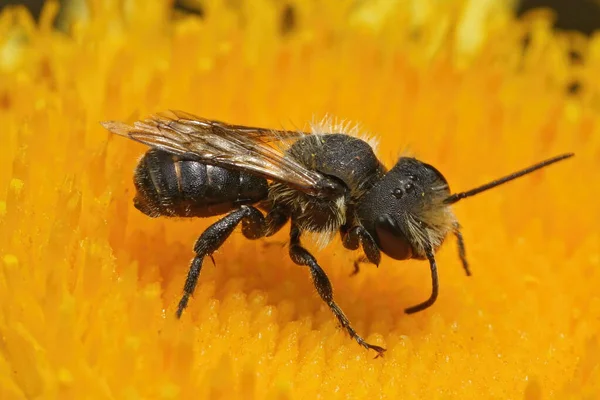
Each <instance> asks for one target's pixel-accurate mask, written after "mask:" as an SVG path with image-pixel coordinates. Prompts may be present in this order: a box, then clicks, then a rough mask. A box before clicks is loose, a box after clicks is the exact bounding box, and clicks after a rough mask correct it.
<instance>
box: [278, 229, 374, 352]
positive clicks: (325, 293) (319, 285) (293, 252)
mask: <svg viewBox="0 0 600 400" xmlns="http://www.w3.org/2000/svg"><path fill="white" fill-rule="evenodd" d="M300 234H301V232H300V229H299V228H298V226H297V225H295V224H294V223H292V229H291V231H290V257H291V259H292V261H294V262H295V263H296V264H298V265H302V266H307V267H308V268H310V274H311V275H312V279H313V283H314V285H315V288H316V289H317V292H318V293H319V296H321V299H323V301H324V302H325V303H327V305H328V306H329V308H330V309H331V311H332V312H333V314H334V315H335V316H336V317H337V319H338V321H339V322H340V324H341V325H342V327H343V328H345V329H346V330H347V331H348V333H349V334H350V336H351V337H352V338H353V339H354V340H356V341H357V342H358V344H360V345H361V346H363V347H365V348H366V349H373V350H375V351H376V352H377V356H378V357H379V356H381V355H383V353H384V352H385V349H384V348H383V347H379V346H375V345H372V344H369V343H367V342H366V341H365V340H364V339H363V338H362V337H360V336H359V335H358V334H357V333H356V331H355V330H354V328H352V326H351V325H350V321H349V320H348V318H347V317H346V315H344V312H343V311H342V309H341V308H340V307H339V306H338V305H337V304H336V303H335V301H334V300H333V288H332V287H331V282H329V278H328V277H327V274H325V271H323V269H322V268H321V267H320V266H319V264H317V260H316V259H315V258H314V257H313V255H312V254H310V253H309V252H308V250H306V249H305V248H304V247H302V245H301V243H300Z"/></svg>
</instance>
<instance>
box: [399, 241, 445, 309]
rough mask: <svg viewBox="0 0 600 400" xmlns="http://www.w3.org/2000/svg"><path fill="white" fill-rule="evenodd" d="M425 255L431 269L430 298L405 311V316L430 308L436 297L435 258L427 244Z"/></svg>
mask: <svg viewBox="0 0 600 400" xmlns="http://www.w3.org/2000/svg"><path fill="white" fill-rule="evenodd" d="M425 254H426V255H427V259H428V260H429V268H430V269H431V286H432V289H431V296H429V299H427V300H425V301H424V302H422V303H421V304H417V305H416V306H413V307H409V308H407V309H405V310H404V312H405V313H407V314H413V313H416V312H418V311H423V310H425V309H426V308H429V307H431V306H432V305H433V303H435V300H436V299H437V297H438V288H439V281H438V273H437V264H436V262H435V256H434V255H433V249H432V248H431V245H430V244H429V243H427V244H426V246H425Z"/></svg>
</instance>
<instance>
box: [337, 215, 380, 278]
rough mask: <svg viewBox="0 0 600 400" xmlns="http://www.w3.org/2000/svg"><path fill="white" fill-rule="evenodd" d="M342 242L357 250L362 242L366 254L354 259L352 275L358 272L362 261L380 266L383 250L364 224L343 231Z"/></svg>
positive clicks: (345, 245) (347, 246)
mask: <svg viewBox="0 0 600 400" xmlns="http://www.w3.org/2000/svg"><path fill="white" fill-rule="evenodd" d="M342 243H343V244H344V247H345V248H347V249H349V250H357V249H358V248H359V246H360V245H361V244H362V248H363V252H364V253H365V255H364V256H363V257H360V258H359V259H357V260H356V261H354V271H353V272H352V274H350V276H353V275H356V274H358V272H359V270H360V264H361V263H367V262H369V263H371V264H375V266H379V262H380V261H381V251H380V250H379V246H377V243H375V239H373V237H372V236H371V235H370V234H369V232H367V230H366V229H365V228H363V227H362V226H354V227H352V228H350V229H349V230H347V231H345V232H342Z"/></svg>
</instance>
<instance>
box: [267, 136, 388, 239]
mask: <svg viewBox="0 0 600 400" xmlns="http://www.w3.org/2000/svg"><path fill="white" fill-rule="evenodd" d="M287 153H288V156H290V157H293V158H294V159H296V160H297V161H299V162H300V163H302V164H303V165H305V166H306V167H307V168H310V169H312V170H315V171H318V172H320V173H322V174H323V175H326V176H327V177H328V178H330V179H332V180H335V181H336V182H338V183H340V184H341V186H342V187H343V188H344V191H343V193H340V194H339V195H336V196H333V197H331V198H320V197H315V196H311V195H309V194H306V193H303V192H301V191H298V190H295V189H292V188H290V187H289V186H285V185H282V184H278V183H274V184H272V185H271V186H270V189H269V198H270V200H271V201H272V202H274V203H278V204H285V206H286V207H287V208H288V209H289V210H290V214H291V217H292V219H293V220H294V221H295V223H297V224H298V225H299V226H300V228H301V229H302V230H305V231H308V232H314V233H319V234H323V235H322V236H321V237H319V238H318V241H319V242H321V244H326V242H327V241H328V240H329V239H330V238H331V237H332V236H333V235H334V234H335V233H336V232H337V231H338V230H339V228H340V227H341V226H342V225H343V224H345V223H346V222H347V221H350V222H352V220H353V219H354V216H353V215H352V212H353V211H352V210H353V208H354V205H355V204H356V202H357V201H359V199H360V197H361V195H362V194H363V193H365V192H366V191H367V190H369V189H370V188H371V187H372V186H373V184H374V183H375V182H376V181H377V180H379V179H380V178H381V177H382V176H383V174H385V168H384V167H383V165H382V164H381V163H380V162H379V160H378V159H377V157H376V156H375V153H374V152H373V149H372V148H371V146H370V145H369V144H368V143H367V142H365V141H363V140H361V139H359V138H356V137H352V136H348V135H343V134H325V135H309V136H306V137H305V138H302V139H300V140H298V141H297V142H296V143H294V144H293V145H292V146H291V147H290V148H289V149H288V151H287Z"/></svg>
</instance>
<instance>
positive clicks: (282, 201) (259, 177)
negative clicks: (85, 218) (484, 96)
mask: <svg viewBox="0 0 600 400" xmlns="http://www.w3.org/2000/svg"><path fill="white" fill-rule="evenodd" d="M103 126H104V127H105V128H106V129H108V130H109V131H111V132H113V133H116V134H118V135H122V136H126V137H129V138H131V139H133V140H135V141H138V142H141V143H144V144H146V145H148V146H150V147H151V149H150V150H149V151H148V152H147V153H146V154H145V155H144V156H143V157H142V159H141V160H140V162H139V164H138V166H137V168H136V171H135V187H136V189H137V194H136V196H135V199H134V204H135V207H136V208H137V209H138V210H140V211H141V212H143V213H144V214H146V215H148V216H150V217H159V216H167V217H210V216H216V215H221V214H227V215H226V216H225V217H223V218H221V219H220V220H219V221H217V222H215V223H214V224H212V225H211V226H210V227H209V228H208V229H206V230H205V231H204V233H202V235H200V238H199V239H198V241H197V242H196V245H195V247H194V251H195V253H196V256H195V257H194V259H193V261H192V263H191V267H190V270H189V272H188V276H187V279H186V282H185V286H184V290H183V296H182V298H181V301H180V302H179V306H178V308H177V317H180V316H181V313H182V312H183V310H184V309H185V307H186V306H187V304H188V300H189V297H190V296H191V295H192V294H193V292H194V289H195V287H196V284H197V282H198V276H199V274H200V269H201V268H202V263H203V261H204V258H205V257H207V256H209V257H211V258H212V254H213V253H214V252H215V251H217V249H219V247H221V245H222V244H223V242H225V240H226V239H227V238H228V237H229V235H231V233H232V232H233V230H234V229H235V228H236V227H237V226H238V225H239V224H240V223H241V224H242V233H243V234H244V236H245V237H247V238H248V239H258V238H262V237H267V236H271V235H273V234H274V233H276V232H277V231H279V230H280V229H281V228H282V227H283V226H284V225H285V224H286V223H287V222H288V221H291V229H290V242H289V254H290V257H291V259H292V260H293V261H294V262H295V263H296V264H298V265H302V266H307V267H308V268H309V269H310V273H311V275H312V279H313V283H314V285H315V288H316V289H317V292H318V293H319V295H320V296H321V298H322V299H323V301H325V302H326V303H327V305H328V306H329V308H330V309H331V311H332V312H333V313H334V314H335V316H336V317H337V319H338V320H339V322H340V324H341V325H342V327H344V328H345V329H346V330H347V331H348V333H349V334H350V336H351V337H353V338H354V339H355V340H356V341H357V342H358V343H359V344H360V345H362V346H364V347H365V348H367V349H373V350H375V351H376V352H377V353H378V355H381V354H382V353H383V352H384V351H385V349H384V348H382V347H379V346H375V345H372V344H369V343H367V342H366V341H365V340H364V339H363V338H362V337H361V336H359V335H358V334H357V333H356V331H355V330H354V329H353V328H352V326H351V325H350V322H349V321H348V318H346V316H345V315H344V313H343V312H342V310H341V309H340V307H339V306H338V305H337V304H336V303H335V301H334V300H333V290H332V288H331V283H330V282H329V279H328V278H327V275H326V274H325V271H323V269H322V268H321V266H319V264H318V263H317V260H316V259H315V257H314V256H313V255H312V254H311V253H310V252H309V251H308V250H306V249H305V248H304V247H303V246H302V244H301V241H300V236H301V235H302V233H304V232H312V233H316V234H317V235H318V236H319V237H320V241H321V242H323V243H322V244H325V243H327V242H328V241H329V240H330V239H331V238H333V237H334V236H335V235H336V234H337V232H339V233H340V234H341V238H342V242H343V245H344V247H346V248H347V249H350V250H357V249H359V247H362V250H363V253H364V256H363V257H361V258H360V259H359V262H369V263H372V264H375V265H378V264H379V262H380V260H381V252H383V253H385V254H386V255H388V256H389V257H391V258H393V259H396V260H407V259H411V258H414V259H419V260H429V265H430V269H431V281H432V286H433V290H432V292H431V295H430V297H429V299H427V300H426V301H424V302H422V303H420V304H417V305H415V306H413V307H410V308H407V309H406V312H407V313H414V312H417V311H421V310H424V309H426V308H428V307H430V306H431V305H432V304H433V303H434V302H435V300H436V298H437V296H438V274H437V266H436V261H435V256H434V254H435V253H436V251H437V250H438V248H439V247H440V245H441V244H442V242H443V241H444V238H445V237H446V236H447V235H448V234H449V233H452V234H454V235H455V236H456V238H457V242H458V249H459V255H460V259H461V261H462V265H463V268H464V270H465V272H466V273H467V275H470V271H469V266H468V264H467V260H466V257H465V247H464V242H463V238H462V235H461V233H460V226H459V224H458V222H457V220H456V218H455V216H454V214H453V213H452V208H451V205H452V204H454V203H456V202H457V201H459V200H461V199H464V198H465V197H469V196H473V195H475V194H477V193H480V192H483V191H485V190H488V189H491V188H493V187H495V186H498V185H501V184H503V183H505V182H508V181H510V180H513V179H515V178H518V177H520V176H523V175H525V174H528V173H530V172H533V171H535V170H537V169H540V168H543V167H545V166H547V165H550V164H552V163H555V162H557V161H560V160H563V159H565V158H568V157H571V156H572V155H573V154H564V155H560V156H557V157H554V158H551V159H548V160H546V161H543V162H541V163H538V164H535V165H533V166H531V167H529V168H526V169H523V170H521V171H519V172H515V173H513V174H511V175H508V176H506V177H504V178H500V179H498V180H495V181H493V182H490V183H488V184H485V185H483V186H480V187H478V188H476V189H473V190H470V191H467V192H461V193H455V194H451V193H450V188H449V186H448V182H447V181H446V179H445V178H444V176H443V175H442V174H441V173H440V172H439V171H438V170H437V169H435V168H434V167H432V166H431V165H429V164H425V163H423V162H421V161H419V160H416V159H414V158H409V157H401V158H400V159H399V160H398V162H397V163H396V165H394V167H393V168H391V169H389V170H388V169H387V168H386V167H385V166H384V165H383V164H382V163H381V162H380V161H379V160H378V159H377V156H376V155H375V153H374V151H373V148H372V147H371V146H370V145H369V144H368V143H367V142H366V141H364V140H361V139H359V138H357V137H353V136H351V135H348V134H343V133H323V132H313V133H306V132H300V131H283V130H272V129H263V128H252V127H247V126H241V125H230V124H226V123H223V122H219V121H212V120H207V119H204V118H200V117H196V116H194V115H190V114H187V113H183V112H179V111H177V112H168V113H164V114H159V115H157V116H153V117H151V118H150V119H147V120H145V121H141V122H136V123H134V125H133V126H128V125H126V124H123V123H121V122H114V121H109V122H104V123H103ZM261 210H262V212H261ZM263 212H264V214H263ZM357 270H358V263H356V264H355V272H356V271H357Z"/></svg>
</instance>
